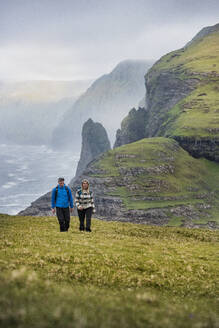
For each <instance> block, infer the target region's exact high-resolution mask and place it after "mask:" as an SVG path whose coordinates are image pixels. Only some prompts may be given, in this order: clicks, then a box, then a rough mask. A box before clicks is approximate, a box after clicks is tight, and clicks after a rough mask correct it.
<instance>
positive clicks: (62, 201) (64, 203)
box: [51, 185, 73, 208]
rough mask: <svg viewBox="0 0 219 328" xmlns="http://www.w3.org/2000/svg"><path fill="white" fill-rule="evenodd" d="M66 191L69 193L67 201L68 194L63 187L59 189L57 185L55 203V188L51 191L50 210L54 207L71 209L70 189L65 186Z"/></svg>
mask: <svg viewBox="0 0 219 328" xmlns="http://www.w3.org/2000/svg"><path fill="white" fill-rule="evenodd" d="M67 188H68V191H69V198H70V199H68V193H67V191H66V189H65V185H64V186H63V187H60V186H59V185H58V192H57V197H56V201H55V195H56V187H55V188H53V190H52V199H51V205H52V208H55V207H69V205H70V207H71V208H73V197H72V193H71V189H70V188H69V187H68V186H67Z"/></svg>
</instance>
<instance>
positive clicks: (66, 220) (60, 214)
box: [56, 207, 70, 231]
mask: <svg viewBox="0 0 219 328" xmlns="http://www.w3.org/2000/svg"><path fill="white" fill-rule="evenodd" d="M56 215H57V218H58V221H59V225H60V231H68V228H69V224H70V211H69V207H56Z"/></svg>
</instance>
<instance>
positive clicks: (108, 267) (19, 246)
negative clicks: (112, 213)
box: [0, 215, 219, 328]
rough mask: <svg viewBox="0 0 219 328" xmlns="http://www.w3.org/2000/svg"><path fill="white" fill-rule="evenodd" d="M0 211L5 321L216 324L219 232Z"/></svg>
mask: <svg viewBox="0 0 219 328" xmlns="http://www.w3.org/2000/svg"><path fill="white" fill-rule="evenodd" d="M92 228H93V232H92V233H84V232H79V231H78V219H77V218H75V217H73V218H72V222H71V227H70V230H69V232H67V233H60V232H59V231H58V223H57V219H56V218H55V217H50V218H48V217H42V218H35V217H34V218H33V217H19V216H17V217H11V216H6V215H0V229H1V238H0V268H1V272H0V290H1V293H0V309H1V310H0V326H1V327H4V328H6V327H20V328H23V327H24V328H25V327H27V328H29V327H32V328H35V327H36V328H39V327H51V328H53V327H60V328H63V327H95V328H98V327H104V328H108V327H126V328H128V327H131V328H133V327H159V328H177V327H182V328H184V327H188V328H190V327H199V328H207V327H211V328H214V327H215V328H216V327H218V312H217V310H218V296H217V292H218V269H219V267H218V261H217V250H218V244H217V243H218V236H219V235H218V231H209V230H198V229H194V230H190V229H186V228H180V229H179V228H167V227H166V228H165V227H151V226H146V225H134V224H130V223H119V222H104V221H99V220H95V219H93V221H92Z"/></svg>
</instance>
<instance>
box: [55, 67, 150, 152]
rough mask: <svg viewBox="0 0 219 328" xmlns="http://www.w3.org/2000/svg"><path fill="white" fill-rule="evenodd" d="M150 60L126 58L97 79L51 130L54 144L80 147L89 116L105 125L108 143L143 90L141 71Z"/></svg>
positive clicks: (142, 71)
mask: <svg viewBox="0 0 219 328" xmlns="http://www.w3.org/2000/svg"><path fill="white" fill-rule="evenodd" d="M152 63H153V62H152V61H146V60H145V61H144V60H125V61H123V62H121V63H119V64H118V65H117V66H116V67H115V68H114V69H113V70H112V72H111V73H109V74H105V75H103V76H101V77H100V78H99V79H97V80H96V81H95V82H94V83H93V84H92V85H91V87H90V88H89V89H88V90H87V91H86V92H85V93H84V94H83V95H82V96H81V97H80V98H79V99H78V100H77V101H76V103H75V104H74V106H73V107H72V108H71V109H69V110H68V111H67V112H66V113H65V115H64V117H63V120H62V121H61V122H60V124H59V125H58V127H57V128H56V129H55V130H54V133H53V141H52V143H53V145H54V146H55V147H56V148H57V147H58V148H59V149H63V148H65V147H67V148H70V149H73V148H74V149H75V150H76V149H77V150H78V151H80V145H81V137H80V136H81V129H82V126H83V124H84V122H86V121H87V119H88V118H89V117H90V118H92V119H93V120H94V121H97V122H100V123H101V124H103V125H104V127H105V129H106V131H107V133H108V136H109V139H110V141H111V143H113V142H114V139H115V133H116V130H117V128H119V125H120V122H121V120H122V119H123V117H124V116H125V115H126V114H127V113H128V111H129V109H130V108H132V107H134V106H136V105H137V104H138V103H139V101H140V100H141V99H142V97H143V96H144V93H145V88H144V74H145V72H146V71H147V70H148V69H149V68H150V67H151V65H152Z"/></svg>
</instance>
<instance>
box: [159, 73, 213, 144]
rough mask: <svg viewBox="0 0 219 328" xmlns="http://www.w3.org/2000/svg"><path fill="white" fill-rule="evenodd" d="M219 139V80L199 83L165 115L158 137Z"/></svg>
mask: <svg viewBox="0 0 219 328" xmlns="http://www.w3.org/2000/svg"><path fill="white" fill-rule="evenodd" d="M162 134H164V136H187V137H196V138H197V139H198V138H202V137H211V138H219V78H217V79H216V78H215V79H214V81H211V82H209V83H207V84H205V83H204V84H203V83H200V84H199V85H198V86H197V88H196V89H195V90H194V91H193V92H192V93H190V94H189V95H188V96H187V97H185V98H184V99H183V100H181V101H180V102H179V103H178V104H177V105H175V106H174V107H173V108H172V109H171V110H170V111H169V112H168V113H167V115H166V119H165V121H164V123H163V124H162V126H161V128H160V135H162Z"/></svg>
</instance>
